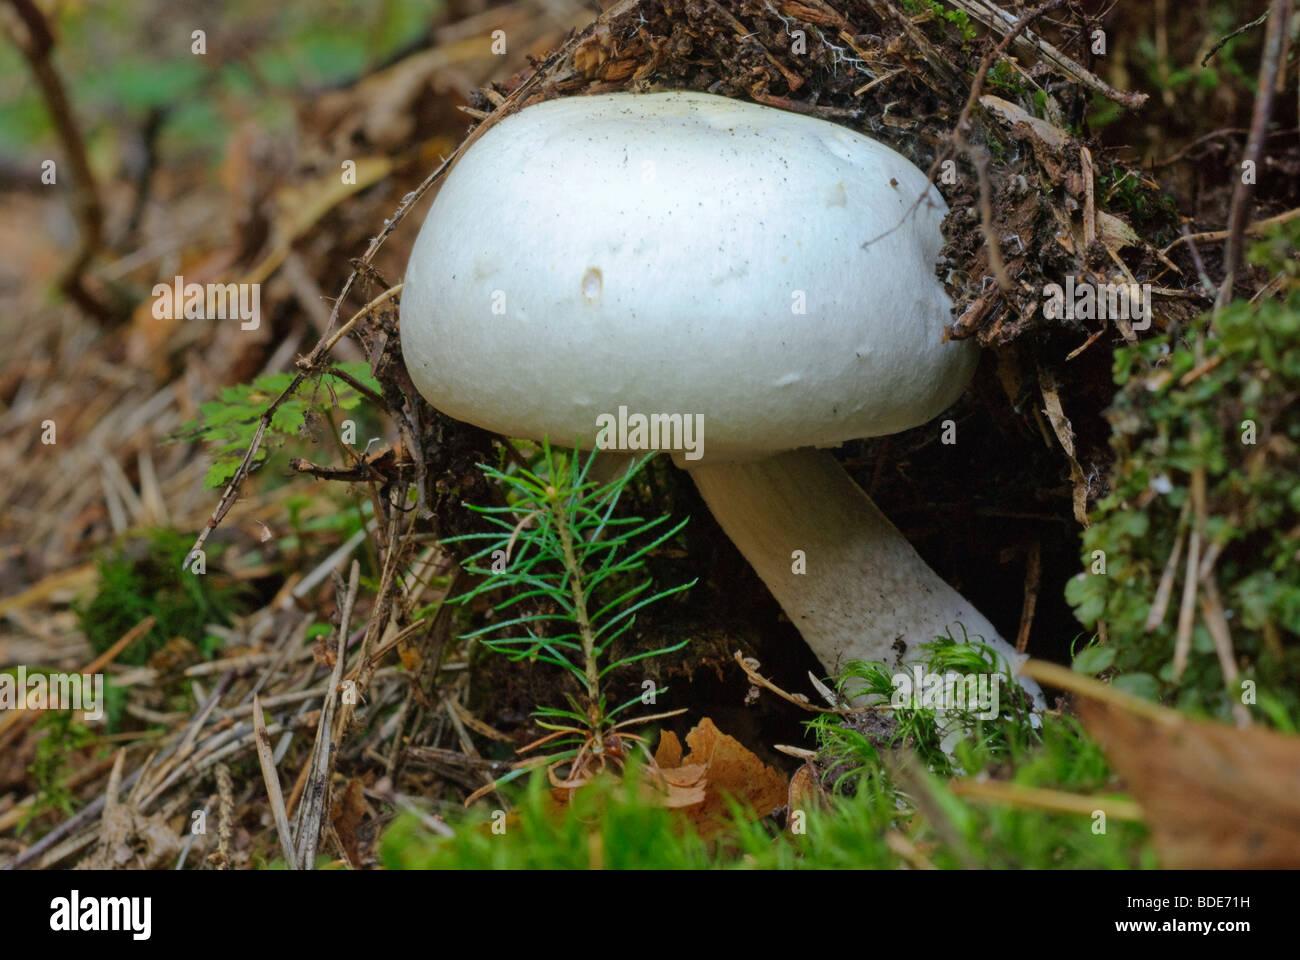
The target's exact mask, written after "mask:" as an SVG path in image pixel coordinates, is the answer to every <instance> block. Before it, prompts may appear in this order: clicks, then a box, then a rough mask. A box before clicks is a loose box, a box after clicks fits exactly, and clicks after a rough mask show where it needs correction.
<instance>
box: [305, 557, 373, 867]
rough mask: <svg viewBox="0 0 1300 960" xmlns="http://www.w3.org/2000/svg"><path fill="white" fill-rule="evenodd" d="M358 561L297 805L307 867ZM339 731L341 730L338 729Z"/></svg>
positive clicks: (329, 758) (324, 788)
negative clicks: (302, 790)
mask: <svg viewBox="0 0 1300 960" xmlns="http://www.w3.org/2000/svg"><path fill="white" fill-rule="evenodd" d="M360 576H361V565H360V564H359V563H357V561H356V560H353V561H352V567H351V569H350V570H349V571H348V587H347V593H346V595H345V596H344V599H343V609H342V612H341V613H340V614H339V629H338V638H339V641H338V650H337V652H336V654H335V657H334V669H333V670H332V671H330V680H329V685H328V686H327V687H326V688H325V703H324V705H323V706H322V707H321V712H320V721H319V722H318V724H317V726H316V744H315V746H314V747H313V748H312V758H311V773H310V774H309V775H308V780H307V784H306V787H305V788H304V789H305V793H304V796H305V798H306V799H305V800H304V802H303V803H302V805H301V806H300V807H299V808H298V862H299V863H301V864H302V865H303V868H304V869H306V870H311V869H312V868H313V867H314V866H315V863H316V850H317V847H318V846H319V844H320V828H321V822H322V821H323V820H324V816H325V806H326V804H327V802H328V800H329V785H330V773H331V771H332V769H333V767H334V743H333V734H334V728H333V724H334V713H335V707H336V705H337V703H338V692H339V685H340V684H341V683H342V681H343V663H344V660H345V659H346V658H347V644H348V626H349V625H350V624H351V622H352V606H353V604H354V603H356V599H357V586H358V584H359V582H360ZM340 732H341V731H340Z"/></svg>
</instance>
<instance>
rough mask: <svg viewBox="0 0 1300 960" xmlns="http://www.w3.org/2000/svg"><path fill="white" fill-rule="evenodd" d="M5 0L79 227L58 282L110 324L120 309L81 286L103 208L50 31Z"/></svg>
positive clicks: (23, 6) (21, 0)
mask: <svg viewBox="0 0 1300 960" xmlns="http://www.w3.org/2000/svg"><path fill="white" fill-rule="evenodd" d="M9 3H10V5H11V6H12V7H13V8H14V10H15V11H16V12H17V14H18V18H19V20H21V21H22V23H23V27H24V29H25V30H26V32H27V36H26V40H25V41H24V40H23V39H20V38H19V37H18V36H17V35H16V33H15V31H13V29H12V28H11V29H10V37H11V39H12V40H13V42H14V44H15V46H17V47H18V49H19V50H21V51H22V54H23V56H24V57H25V58H26V59H27V64H28V66H29V67H30V68H31V71H32V75H33V77H34V78H35V79H36V85H37V87H39V88H40V91H41V96H42V97H43V98H44V99H45V106H46V109H47V110H49V113H50V119H51V120H53V121H54V129H55V132H56V133H57V134H58V137H59V140H60V141H61V142H62V143H63V149H64V152H65V153H66V154H67V156H68V162H69V164H70V165H71V166H72V178H73V182H72V185H73V203H72V208H73V212H74V214H75V216H76V218H77V224H78V226H79V227H80V236H79V238H78V244H77V250H76V253H75V254H73V257H72V259H71V261H69V263H68V265H67V266H66V267H64V269H63V270H62V272H61V273H60V275H59V286H60V287H61V288H62V289H63V291H64V292H65V293H66V294H67V295H68V297H69V298H70V299H71V300H72V301H73V302H74V303H75V304H77V306H78V307H80V308H81V309H82V310H83V311H84V312H85V313H86V314H87V315H88V316H90V317H91V318H92V319H94V320H97V321H99V322H100V323H105V324H107V323H111V322H114V321H116V320H117V319H119V318H120V317H119V314H120V311H118V310H115V309H114V308H113V307H111V306H109V305H108V304H105V303H102V302H101V301H100V299H99V298H98V297H96V296H95V294H93V293H91V291H90V290H89V288H87V286H86V280H85V271H86V267H87V266H88V265H89V264H90V261H91V259H92V258H93V257H94V256H95V254H96V253H97V252H98V251H99V248H100V246H101V245H102V244H103V237H104V208H103V204H102V203H101V201H100V198H99V189H98V187H97V186H96V184H95V176H94V174H93V173H92V172H91V169H90V162H89V160H88V159H87V158H86V144H85V141H84V140H83V139H82V136H81V130H80V128H79V127H78V126H77V121H76V120H75V119H74V118H73V116H72V107H71V105H70V104H69V103H68V95H67V91H66V90H65V89H64V86H63V80H62V78H61V77H60V76H59V72H58V70H56V69H55V67H54V62H53V60H52V59H51V58H50V51H51V50H52V49H53V47H54V35H53V34H52V33H51V32H50V26H49V24H48V23H47V22H46V19H45V15H44V14H43V13H42V12H41V11H40V9H39V8H38V7H37V6H36V4H35V3H34V2H32V0H9Z"/></svg>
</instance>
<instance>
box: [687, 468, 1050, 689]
mask: <svg viewBox="0 0 1300 960" xmlns="http://www.w3.org/2000/svg"><path fill="white" fill-rule="evenodd" d="M690 472H691V476H692V478H693V479H694V480H695V485H696V487H698V488H699V491H700V493H701V494H702V495H703V497H704V501H705V502H706V503H707V504H708V505H709V509H710V510H711V511H712V513H713V516H714V517H715V518H716V519H717V521H718V523H719V524H721V526H722V529H723V530H724V531H726V533H727V536H729V537H730V538H731V541H732V542H733V543H734V544H735V545H736V546H737V548H739V550H740V552H741V553H742V554H743V555H744V557H745V559H746V560H748V561H749V563H750V565H751V566H753V568H754V569H755V571H757V573H758V575H759V576H760V577H761V578H762V580H763V582H764V583H765V584H767V588H768V589H769V590H771V591H772V595H773V596H775V597H776V599H777V601H778V602H779V603H780V604H781V608H782V609H783V610H784V611H785V612H786V615H787V616H788V617H789V618H790V620H791V622H792V623H794V625H795V626H796V627H797V628H798V629H799V632H800V633H801V634H802V635H803V638H804V640H805V641H807V643H808V646H809V647H811V648H812V651H813V653H815V654H816V655H817V659H819V660H820V661H821V663H822V666H823V667H824V668H825V669H826V670H827V671H828V672H831V673H835V672H837V671H839V670H842V669H843V667H844V665H845V664H846V663H847V661H849V660H876V661H880V662H882V663H885V664H887V665H893V666H897V665H899V664H901V663H905V662H914V661H916V660H917V659H919V658H920V657H921V652H920V650H919V649H918V648H919V646H920V645H921V644H923V643H927V642H929V641H931V640H933V639H934V638H935V637H937V636H942V635H948V634H949V632H950V631H952V635H953V636H956V637H958V638H962V637H963V633H962V629H963V628H964V630H965V634H964V636H966V637H970V638H972V639H977V638H982V639H983V640H984V642H985V643H987V644H988V645H989V646H990V647H992V648H993V649H994V650H996V651H997V652H998V654H999V655H1000V656H1001V657H1002V658H1004V659H1005V660H1006V661H1007V662H1008V663H1009V664H1010V665H1012V666H1013V667H1014V666H1016V665H1018V664H1019V663H1020V662H1021V661H1023V660H1024V659H1025V656H1024V655H1023V654H1017V653H1016V651H1015V648H1014V647H1012V646H1011V644H1009V643H1007V642H1006V641H1005V640H1004V639H1003V638H1002V637H1001V636H999V635H998V632H997V630H996V629H995V628H994V627H993V625H992V624H991V623H989V621H988V620H987V619H986V618H985V616H984V615H983V614H982V613H980V612H979V611H978V610H976V609H975V607H974V606H972V605H971V604H970V603H969V602H968V601H967V600H966V598H965V597H963V596H962V595H961V594H959V593H958V592H957V591H956V590H954V589H953V588H952V587H950V586H949V585H948V584H947V583H946V582H944V580H943V579H942V578H940V576H939V575H938V574H937V573H935V572H934V571H933V570H931V569H930V567H929V566H928V565H927V564H926V562H925V561H924V560H922V559H921V557H920V555H919V554H918V553H917V552H916V550H915V549H913V548H912V545H911V544H910V543H908V542H907V540H906V539H905V538H904V537H903V535H902V534H900V533H899V532H898V530H897V528H896V527H895V526H894V525H893V524H892V523H890V522H889V520H888V519H887V518H886V517H885V515H884V514H882V513H881V512H880V510H879V509H878V508H877V507H876V505H875V504H874V503H872V502H871V499H870V498H869V497H868V496H867V495H866V494H865V493H864V492H863V491H862V489H861V488H860V487H858V485H857V484H856V483H854V482H853V479H852V478H851V477H850V476H849V475H848V474H847V473H845V472H844V468H843V467H841V466H840V464H839V462H838V461H836V459H835V458H834V457H833V456H831V454H830V452H829V451H826V450H812V449H804V450H796V451H793V452H791V453H783V454H779V455H777V456H772V457H767V458H765V459H762V460H752V461H747V462H740V463H718V464H715V465H710V466H703V465H701V466H697V467H694V468H692V469H691V471H690ZM795 551H802V557H803V560H804V564H806V572H802V573H800V572H796V571H797V570H799V569H800V566H799V564H798V562H797V561H798V559H799V557H800V554H797V553H796V552H795ZM959 625H960V626H959ZM899 641H902V643H901V644H900V642H899ZM1020 683H1021V684H1022V685H1023V686H1024V687H1025V689H1026V690H1028V691H1029V692H1030V693H1031V694H1032V695H1033V697H1034V700H1035V702H1036V703H1037V704H1038V705H1039V706H1042V704H1043V700H1042V691H1041V690H1040V689H1039V688H1038V685H1037V684H1036V683H1034V682H1033V681H1032V680H1029V679H1028V678H1025V677H1022V678H1020Z"/></svg>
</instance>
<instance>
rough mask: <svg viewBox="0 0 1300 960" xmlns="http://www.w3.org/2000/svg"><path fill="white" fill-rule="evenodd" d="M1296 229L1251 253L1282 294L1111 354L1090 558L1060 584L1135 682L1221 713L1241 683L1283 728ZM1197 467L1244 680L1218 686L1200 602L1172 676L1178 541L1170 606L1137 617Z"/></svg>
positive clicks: (1291, 520)
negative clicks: (1102, 630)
mask: <svg viewBox="0 0 1300 960" xmlns="http://www.w3.org/2000/svg"><path fill="white" fill-rule="evenodd" d="M1297 240H1300V228H1297V227H1296V226H1295V225H1294V224H1292V225H1288V226H1287V229H1286V230H1285V232H1280V233H1277V234H1274V235H1273V236H1272V237H1270V238H1269V239H1268V240H1266V241H1265V242H1263V243H1260V244H1258V245H1257V246H1256V247H1255V248H1254V250H1253V251H1252V253H1251V260H1252V261H1253V262H1254V263H1256V264H1258V265H1260V266H1263V267H1265V268H1266V269H1267V270H1268V272H1269V275H1270V276H1277V275H1279V274H1281V275H1283V277H1284V279H1285V281H1286V283H1285V286H1284V288H1283V297H1282V298H1281V299H1278V300H1264V301H1260V302H1259V303H1257V304H1249V303H1245V302H1236V303H1233V304H1231V305H1230V306H1228V307H1227V308H1226V309H1225V310H1223V311H1222V312H1221V313H1219V314H1218V315H1217V316H1216V317H1215V318H1214V319H1213V322H1212V323H1210V324H1209V325H1208V327H1207V329H1206V330H1205V331H1204V332H1196V333H1193V334H1191V335H1190V336H1189V337H1187V338H1186V339H1183V338H1181V337H1179V336H1177V335H1175V334H1169V335H1165V336H1162V337H1158V338H1155V339H1152V340H1149V341H1144V342H1142V343H1139V344H1137V345H1134V346H1130V347H1127V348H1125V349H1122V350H1120V351H1118V352H1117V353H1116V357H1115V367H1114V373H1115V382H1116V383H1117V384H1118V385H1119V387H1120V390H1119V392H1118V393H1117V394H1116V396H1115V400H1114V404H1113V406H1112V407H1111V409H1110V411H1109V414H1108V417H1109V419H1110V422H1111V426H1112V435H1111V444H1112V446H1113V447H1114V450H1115V454H1116V466H1115V472H1114V475H1113V476H1112V477H1111V493H1110V495H1109V496H1107V497H1106V498H1104V499H1103V500H1102V501H1101V502H1100V503H1099V504H1098V505H1097V510H1096V513H1095V515H1094V520H1095V522H1094V524H1093V525H1092V526H1091V527H1090V528H1089V529H1088V531H1087V532H1086V534H1085V536H1084V562H1085V569H1086V570H1087V571H1088V572H1086V573H1083V574H1080V575H1078V576H1077V577H1075V578H1074V579H1073V580H1072V581H1071V582H1070V584H1069V586H1068V589H1067V598H1068V599H1069V600H1070V602H1071V604H1073V606H1074V607H1075V614H1076V616H1077V617H1078V618H1079V620H1080V621H1082V622H1083V623H1084V624H1086V625H1088V626H1089V627H1094V626H1096V625H1097V624H1098V622H1099V621H1103V620H1104V621H1105V623H1106V626H1107V628H1108V632H1109V636H1110V642H1111V644H1112V645H1113V647H1114V656H1113V659H1112V661H1111V665H1110V666H1109V667H1108V669H1109V671H1110V672H1111V673H1112V674H1116V675H1119V676H1121V677H1124V678H1129V679H1125V680H1124V681H1123V683H1124V684H1125V685H1129V686H1130V687H1131V689H1133V690H1134V692H1139V693H1141V692H1142V690H1143V689H1146V690H1148V691H1150V692H1153V693H1155V694H1157V695H1158V696H1159V697H1160V698H1161V699H1164V700H1170V701H1174V702H1176V703H1177V704H1178V705H1179V706H1180V707H1183V708H1186V709H1189V710H1193V711H1196V712H1201V713H1205V714H1209V715H1213V716H1218V717H1222V718H1226V717H1227V715H1228V711H1229V710H1230V709H1231V707H1232V706H1233V704H1234V703H1236V702H1241V700H1242V698H1243V696H1244V697H1245V702H1246V703H1247V705H1248V706H1250V707H1251V709H1252V713H1253V714H1254V715H1255V716H1256V718H1257V719H1258V720H1266V721H1268V722H1271V723H1272V724H1273V725H1275V726H1277V727H1279V728H1282V729H1287V730H1293V729H1295V727H1296V725H1297V723H1300V693H1298V691H1300V564H1297V562H1296V561H1297V559H1300V483H1297V477H1300V282H1298V280H1297V273H1298V272H1300V268H1298V267H1297V264H1296V263H1295V262H1294V261H1292V260H1290V259H1288V256H1287V255H1288V253H1289V251H1290V250H1293V249H1294V248H1295V245H1296V242H1297ZM1197 470H1203V471H1204V473H1205V478H1206V494H1207V495H1206V520H1205V527H1204V529H1205V537H1206V541H1207V542H1206V543H1205V544H1202V554H1204V550H1205V549H1206V548H1211V549H1214V550H1216V551H1219V555H1218V559H1217V562H1216V564H1215V567H1214V576H1215V580H1216V582H1217V586H1218V590H1219V592H1220V594H1221V597H1222V606H1223V609H1224V612H1225V616H1226V617H1227V622H1228V624H1229V626H1230V631H1231V637H1232V644H1233V648H1234V651H1235V653H1236V657H1237V660H1238V663H1239V664H1240V667H1241V670H1242V677H1243V679H1244V680H1248V681H1251V682H1252V684H1253V689H1252V688H1251V687H1247V688H1245V690H1244V691H1238V690H1228V689H1227V688H1226V686H1225V681H1224V676H1223V673H1222V671H1221V670H1220V667H1219V661H1218V657H1217V656H1216V654H1215V652H1214V646H1213V640H1212V637H1211V635H1210V633H1209V631H1208V629H1207V628H1206V627H1205V626H1204V623H1203V622H1202V617H1201V611H1200V607H1199V604H1198V605H1197V610H1196V613H1197V623H1196V627H1195V630H1194V631H1193V634H1192V652H1191V655H1190V658H1189V661H1188V666H1187V669H1186V672H1185V673H1184V674H1183V675H1182V676H1181V677H1180V678H1177V679H1175V678H1174V676H1173V667H1172V659H1173V650H1174V643H1175V636H1176V632H1177V628H1176V623H1177V608H1178V604H1179V598H1180V597H1181V595H1182V580H1183V576H1184V572H1185V566H1186V550H1184V555H1183V557H1182V558H1181V559H1180V563H1179V565H1178V568H1177V569H1178V579H1177V582H1176V584H1175V588H1174V591H1173V593H1172V598H1173V599H1172V601H1171V603H1170V605H1169V606H1170V609H1169V610H1168V611H1167V612H1166V614H1165V616H1164V618H1163V620H1162V622H1161V623H1160V624H1159V625H1158V626H1156V627H1155V629H1153V630H1152V631H1151V632H1149V633H1148V632H1147V631H1146V629H1145V621H1146V619H1147V615H1148V613H1149V611H1150V609H1151V607H1152V603H1153V598H1154V597H1155V596H1156V591H1157V587H1158V585H1159V583H1160V580H1161V576H1162V574H1163V571H1164V568H1165V565H1166V562H1167V561H1168V559H1169V557H1170V554H1171V553H1172V552H1173V549H1174V543H1175V540H1176V539H1177V537H1178V532H1179V529H1180V525H1181V521H1180V518H1181V516H1182V511H1183V508H1184V506H1185V505H1186V504H1187V503H1188V498H1189V496H1190V489H1191V483H1192V477H1193V474H1194V472H1195V471H1197ZM1211 545H1212V547H1211ZM1103 562H1104V566H1105V572H1104V573H1101V572H1100V569H1099V568H1100V565H1101V564H1102V563H1103Z"/></svg>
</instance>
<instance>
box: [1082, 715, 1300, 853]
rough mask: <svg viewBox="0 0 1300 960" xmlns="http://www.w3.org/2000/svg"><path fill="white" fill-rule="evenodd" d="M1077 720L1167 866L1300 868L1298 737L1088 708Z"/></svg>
mask: <svg viewBox="0 0 1300 960" xmlns="http://www.w3.org/2000/svg"><path fill="white" fill-rule="evenodd" d="M1080 713H1081V715H1082V716H1083V721H1084V724H1085V726H1086V727H1087V728H1088V731H1089V733H1091V734H1092V735H1093V736H1094V737H1096V739H1097V741H1098V742H1099V743H1100V744H1101V747H1102V749H1103V750H1104V751H1105V752H1106V756H1107V758H1108V759H1109V760H1110V762H1111V764H1112V766H1113V767H1114V768H1115V770H1116V771H1117V772H1118V773H1119V775H1120V776H1121V777H1122V778H1123V780H1124V782H1125V783H1126V784H1127V785H1128V788H1129V789H1130V790H1131V791H1132V793H1133V796H1134V798H1135V799H1136V800H1137V801H1138V803H1139V804H1140V805H1141V807H1142V809H1143V811H1144V812H1145V814H1146V820H1147V822H1148V823H1149V824H1150V826H1151V833H1152V837H1153V839H1154V841H1155V844H1156V847H1157V849H1158V850H1159V851H1160V855H1161V862H1162V864H1163V865H1164V866H1165V867H1167V868H1173V869H1189V868H1196V869H1217V870H1228V869H1255V870H1262V869H1279V868H1284V867H1291V868H1295V867H1300V737H1295V736H1287V735H1285V734H1281V733H1277V732H1275V731H1272V730H1265V729H1262V728H1259V727H1251V728H1248V729H1246V730H1238V729H1235V728H1233V727H1226V726H1223V725H1221V724H1217V723H1207V722H1204V721H1200V720H1192V719H1189V718H1185V717H1181V716H1179V715H1178V714H1172V717H1171V719H1170V720H1168V721H1164V722H1162V721H1161V720H1158V719H1154V718H1153V717H1146V716H1141V715H1139V714H1136V713H1132V712H1130V711H1128V710H1124V709H1122V708H1120V707H1117V706H1114V705H1111V704H1106V703H1102V702H1100V701H1096V700H1092V699H1081V700H1080ZM1171 713H1172V712H1171Z"/></svg>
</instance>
